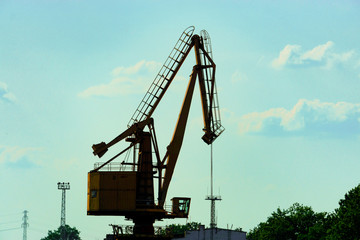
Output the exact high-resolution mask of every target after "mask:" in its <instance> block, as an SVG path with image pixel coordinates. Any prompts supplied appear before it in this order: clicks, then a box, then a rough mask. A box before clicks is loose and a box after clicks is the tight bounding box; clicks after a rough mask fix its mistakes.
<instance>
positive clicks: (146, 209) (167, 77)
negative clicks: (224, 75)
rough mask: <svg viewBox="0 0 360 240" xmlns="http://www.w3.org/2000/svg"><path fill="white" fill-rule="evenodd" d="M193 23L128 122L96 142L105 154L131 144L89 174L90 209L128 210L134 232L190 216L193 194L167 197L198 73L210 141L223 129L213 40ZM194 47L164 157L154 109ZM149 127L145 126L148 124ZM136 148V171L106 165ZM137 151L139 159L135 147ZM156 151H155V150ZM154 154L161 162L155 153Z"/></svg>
mask: <svg viewBox="0 0 360 240" xmlns="http://www.w3.org/2000/svg"><path fill="white" fill-rule="evenodd" d="M194 30H195V28H194V27H193V26H191V27H189V28H187V29H185V31H184V32H183V33H182V34H181V36H180V38H179V40H178V41H177V43H176V44H175V47H174V48H173V50H172V51H171V53H170V55H169V56H168V58H167V59H166V61H165V63H164V65H163V66H162V68H161V69H160V71H159V73H158V74H157V75H156V77H155V79H154V81H153V82H152V84H151V85H150V88H149V89H148V91H147V92H146V94H145V96H144V97H143V99H142V100H141V102H140V104H139V106H138V107H137V109H136V110H135V112H134V114H133V115H132V117H131V118H130V121H129V123H128V128H127V129H126V130H125V131H124V132H123V133H121V134H120V135H118V136H117V137H115V138H114V139H113V140H112V141H110V142H108V143H105V142H101V143H99V144H94V145H93V147H92V148H93V153H94V155H97V156H98V157H102V156H103V155H104V154H105V153H106V152H107V150H108V148H110V147H111V146H113V145H115V144H116V143H118V142H119V141H122V140H124V139H125V140H126V141H127V142H130V146H129V147H128V148H126V149H125V150H123V151H121V152H120V153H119V154H117V155H115V156H114V157H113V158H111V159H109V160H108V161H107V162H105V163H103V164H100V165H98V166H97V167H96V168H95V169H94V170H92V171H90V172H89V174H88V210H87V212H88V215H118V216H125V218H127V219H131V220H133V222H134V223H135V226H134V234H135V235H138V236H140V235H142V236H145V235H146V236H148V237H149V236H152V235H154V228H153V223H154V222H155V220H161V219H164V218H179V217H180V218H183V217H185V218H186V217H187V216H188V213H189V208H190V198H183V197H176V198H173V199H172V203H173V205H172V210H171V211H167V210H166V209H165V199H166V196H167V191H168V188H169V185H170V182H171V179H172V175H173V172H174V169H175V165H176V162H177V159H178V157H179V153H180V149H181V146H182V142H183V139H184V134H185V128H186V124H187V119H188V115H189V110H190V106H191V102H192V96H193V92H194V88H195V84H196V79H198V83H199V89H200V96H201V104H202V112H203V119H204V128H203V131H204V135H203V137H202V139H203V141H204V142H206V143H207V144H211V143H212V142H213V141H214V140H215V139H216V138H217V137H218V136H219V135H220V134H221V133H222V132H223V131H224V128H223V126H222V125H221V120H220V112H219V105H218V99H217V90H216V84H215V69H216V65H215V63H214V61H213V58H212V49H211V42H210V37H209V35H208V33H207V32H206V31H205V30H203V31H201V34H200V36H199V35H197V34H195V35H193V33H194ZM192 48H194V52H195V59H196V65H194V66H193V69H192V73H191V75H190V80H189V83H188V87H187V90H186V93H185V97H184V100H183V104H182V107H181V110H180V113H179V116H178V120H177V123H176V126H175V130H174V134H173V137H172V139H171V141H170V143H169V145H168V147H167V150H166V153H165V155H164V157H163V158H161V157H160V152H159V147H158V144H157V139H156V133H155V126H154V120H153V118H152V114H153V113H154V111H155V109H156V107H157V106H158V104H159V103H160V101H161V99H162V97H163V96H164V94H165V93H166V91H167V89H168V88H169V86H170V84H171V83H172V81H173V80H174V78H175V76H176V74H177V73H178V71H179V69H180V68H181V66H182V64H183V63H184V61H185V59H186V57H187V56H188V55H189V53H190V51H191V50H192ZM145 129H146V130H145ZM131 148H133V149H134V162H133V163H126V162H122V163H121V165H124V166H126V165H131V166H132V170H131V171H103V170H102V169H103V167H104V166H106V165H109V164H111V162H112V161H113V160H114V159H116V158H117V157H118V156H120V155H121V154H123V153H124V152H126V151H127V150H129V149H131ZM136 151H137V157H138V158H137V160H136V159H135V152H136ZM153 152H154V154H153ZM153 155H155V158H156V164H153V161H152V157H153ZM154 179H155V180H156V179H157V180H158V186H157V188H158V196H157V199H156V200H157V201H156V200H155V197H154Z"/></svg>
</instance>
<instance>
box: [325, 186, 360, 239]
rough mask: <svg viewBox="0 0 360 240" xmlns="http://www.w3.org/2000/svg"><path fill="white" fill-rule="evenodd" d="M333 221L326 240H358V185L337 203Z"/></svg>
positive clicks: (359, 209)
mask: <svg viewBox="0 0 360 240" xmlns="http://www.w3.org/2000/svg"><path fill="white" fill-rule="evenodd" d="M333 221H334V223H333V225H332V227H331V229H330V230H329V236H328V238H327V239H329V240H338V239H351V240H359V239H360V184H359V185H358V186H357V187H355V188H353V189H351V190H350V191H349V192H348V193H347V194H345V199H341V200H340V201H339V208H338V209H336V210H335V214H334V220H333Z"/></svg>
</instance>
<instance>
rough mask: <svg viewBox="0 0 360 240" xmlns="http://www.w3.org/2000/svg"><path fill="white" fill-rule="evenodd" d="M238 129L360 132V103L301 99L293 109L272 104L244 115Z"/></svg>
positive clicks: (287, 132) (272, 132)
mask: <svg viewBox="0 0 360 240" xmlns="http://www.w3.org/2000/svg"><path fill="white" fill-rule="evenodd" d="M239 131H240V133H241V134H244V133H257V134H264V135H294V134H295V135H296V134H300V135H312V134H315V135H318V134H327V135H329V134H330V135H334V136H338V135H341V136H344V135H347V136H348V135H357V134H360V103H356V104H355V103H347V102H337V103H330V102H321V101H319V100H312V101H311V100H306V99H301V100H299V101H298V102H297V103H296V105H295V106H294V107H293V108H292V109H290V110H287V109H285V108H272V109H269V110H267V111H264V112H254V113H249V114H246V115H244V116H242V117H241V118H240V121H239Z"/></svg>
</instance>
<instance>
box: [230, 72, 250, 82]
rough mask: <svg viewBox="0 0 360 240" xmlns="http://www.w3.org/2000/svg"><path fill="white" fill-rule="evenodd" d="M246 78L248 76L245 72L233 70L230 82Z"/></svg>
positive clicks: (242, 80) (245, 79)
mask: <svg viewBox="0 0 360 240" xmlns="http://www.w3.org/2000/svg"><path fill="white" fill-rule="evenodd" d="M247 80H248V77H247V76H246V74H244V73H240V72H239V71H235V72H234V73H233V74H232V75H231V82H232V83H237V82H244V81H247Z"/></svg>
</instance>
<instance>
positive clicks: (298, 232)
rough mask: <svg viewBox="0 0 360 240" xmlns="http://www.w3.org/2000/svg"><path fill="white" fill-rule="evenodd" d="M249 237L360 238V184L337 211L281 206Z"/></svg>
mask: <svg viewBox="0 0 360 240" xmlns="http://www.w3.org/2000/svg"><path fill="white" fill-rule="evenodd" d="M247 239H249V240H290V239H291V240H305V239H306V240H348V239H349V240H360V184H359V185H358V186H357V187H355V188H354V189H352V190H350V191H349V192H348V193H347V194H345V199H341V200H340V201H339V208H338V209H336V210H335V212H334V213H330V214H328V213H315V212H314V211H313V210H312V209H311V207H307V206H303V205H300V204H298V203H295V204H293V205H292V206H291V207H290V208H289V209H285V210H281V209H280V208H278V209H277V210H276V211H275V212H273V213H272V214H271V216H270V217H268V219H267V221H266V222H262V223H260V224H259V225H258V226H256V227H255V228H254V229H252V230H250V232H249V233H248V234H247Z"/></svg>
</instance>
